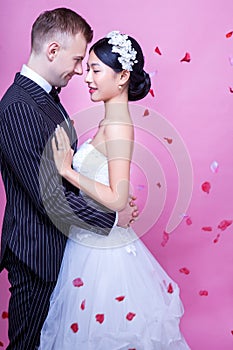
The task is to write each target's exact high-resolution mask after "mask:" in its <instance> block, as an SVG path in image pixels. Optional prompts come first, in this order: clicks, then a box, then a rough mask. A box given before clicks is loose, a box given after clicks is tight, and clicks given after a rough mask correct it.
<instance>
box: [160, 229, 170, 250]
mask: <svg viewBox="0 0 233 350" xmlns="http://www.w3.org/2000/svg"><path fill="white" fill-rule="evenodd" d="M168 240H169V234H168V233H167V232H165V231H164V233H163V240H162V243H161V246H162V247H164V246H165V245H166V244H167V242H168Z"/></svg>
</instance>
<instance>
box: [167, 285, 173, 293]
mask: <svg viewBox="0 0 233 350" xmlns="http://www.w3.org/2000/svg"><path fill="white" fill-rule="evenodd" d="M167 292H168V293H170V294H172V293H173V287H172V284H171V283H169V285H168V287H167Z"/></svg>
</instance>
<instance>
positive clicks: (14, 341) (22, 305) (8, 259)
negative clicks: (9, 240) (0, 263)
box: [4, 248, 56, 350]
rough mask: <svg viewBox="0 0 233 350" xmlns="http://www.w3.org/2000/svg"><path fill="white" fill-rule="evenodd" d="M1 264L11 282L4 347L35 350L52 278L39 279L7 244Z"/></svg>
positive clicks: (52, 283) (47, 303)
mask: <svg viewBox="0 0 233 350" xmlns="http://www.w3.org/2000/svg"><path fill="white" fill-rule="evenodd" d="M4 266H5V268H6V270H7V271H8V279H9V282H10V284H11V287H10V293H11V296H10V301H9V328H8V336H9V341H10V343H9V345H8V347H7V350H35V349H37V347H38V346H39V342H40V331H41V328H42V326H43V323H44V321H45V318H46V316H47V313H48V310H49V300H50V296H51V294H52V291H53V289H54V287H55V284H56V282H54V281H52V282H45V281H43V280H42V279H41V278H39V277H38V276H37V275H36V274H35V273H34V272H33V271H32V270H31V269H30V268H29V267H28V266H27V265H26V264H24V263H23V262H22V261H20V260H19V259H18V258H17V257H16V256H15V254H14V253H13V252H12V251H11V250H10V249H9V248H7V250H6V252H5V256H4Z"/></svg>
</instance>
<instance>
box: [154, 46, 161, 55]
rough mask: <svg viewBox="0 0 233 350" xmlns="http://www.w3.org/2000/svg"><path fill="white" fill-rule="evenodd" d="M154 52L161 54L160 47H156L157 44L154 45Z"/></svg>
mask: <svg viewBox="0 0 233 350" xmlns="http://www.w3.org/2000/svg"><path fill="white" fill-rule="evenodd" d="M155 52H156V53H157V54H158V55H162V54H161V51H160V49H159V48H158V46H156V48H155Z"/></svg>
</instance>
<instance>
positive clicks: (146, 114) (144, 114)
mask: <svg viewBox="0 0 233 350" xmlns="http://www.w3.org/2000/svg"><path fill="white" fill-rule="evenodd" d="M149 114H150V112H149V109H148V108H146V109H145V111H144V113H143V117H148V115H149Z"/></svg>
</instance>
